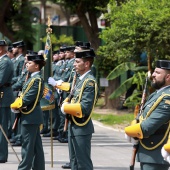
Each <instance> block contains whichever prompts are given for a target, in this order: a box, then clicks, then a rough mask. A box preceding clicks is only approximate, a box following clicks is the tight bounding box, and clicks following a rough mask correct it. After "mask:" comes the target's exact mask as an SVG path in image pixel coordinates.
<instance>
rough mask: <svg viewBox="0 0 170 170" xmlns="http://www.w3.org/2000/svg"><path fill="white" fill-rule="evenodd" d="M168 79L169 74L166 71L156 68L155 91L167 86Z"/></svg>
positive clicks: (153, 78)
mask: <svg viewBox="0 0 170 170" xmlns="http://www.w3.org/2000/svg"><path fill="white" fill-rule="evenodd" d="M166 77H167V73H166V71H165V70H164V69H161V68H155V70H154V72H153V74H152V83H151V85H152V87H154V88H155V89H160V88H162V87H164V86H165V84H166Z"/></svg>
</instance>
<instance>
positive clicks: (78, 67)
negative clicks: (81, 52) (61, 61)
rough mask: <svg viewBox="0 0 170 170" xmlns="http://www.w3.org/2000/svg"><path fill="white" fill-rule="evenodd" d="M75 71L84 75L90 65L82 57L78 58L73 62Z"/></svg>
mask: <svg viewBox="0 0 170 170" xmlns="http://www.w3.org/2000/svg"><path fill="white" fill-rule="evenodd" d="M73 66H74V68H75V71H76V72H77V73H78V74H80V75H83V74H84V73H85V72H86V68H87V67H88V65H87V62H84V61H83V59H81V58H76V59H75V61H74V64H73Z"/></svg>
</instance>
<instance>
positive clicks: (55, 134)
mask: <svg viewBox="0 0 170 170" xmlns="http://www.w3.org/2000/svg"><path fill="white" fill-rule="evenodd" d="M57 135H58V133H56V132H53V136H57ZM43 137H51V132H49V133H46V134H43Z"/></svg>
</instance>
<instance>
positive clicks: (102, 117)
mask: <svg viewBox="0 0 170 170" xmlns="http://www.w3.org/2000/svg"><path fill="white" fill-rule="evenodd" d="M92 119H94V120H97V121H99V122H101V123H103V124H105V125H110V126H112V125H122V126H125V125H128V124H129V123H130V122H131V121H132V120H133V119H134V115H133V114H129V113H127V114H117V115H115V114H99V113H93V114H92Z"/></svg>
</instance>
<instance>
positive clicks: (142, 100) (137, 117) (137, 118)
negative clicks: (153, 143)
mask: <svg viewBox="0 0 170 170" xmlns="http://www.w3.org/2000/svg"><path fill="white" fill-rule="evenodd" d="M150 63H151V57H150V53H148V70H149V71H150V73H151V65H150ZM148 78H150V77H149V76H148V75H147V76H146V79H145V85H144V89H143V93H142V99H141V104H140V109H139V113H138V114H137V116H136V123H139V117H140V115H141V114H142V110H143V106H144V104H145V100H146V95H147V84H148ZM135 139H137V138H135ZM138 148H139V144H137V145H133V150H132V157H131V161H130V166H129V168H130V170H134V166H135V158H136V154H137V152H138Z"/></svg>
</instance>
